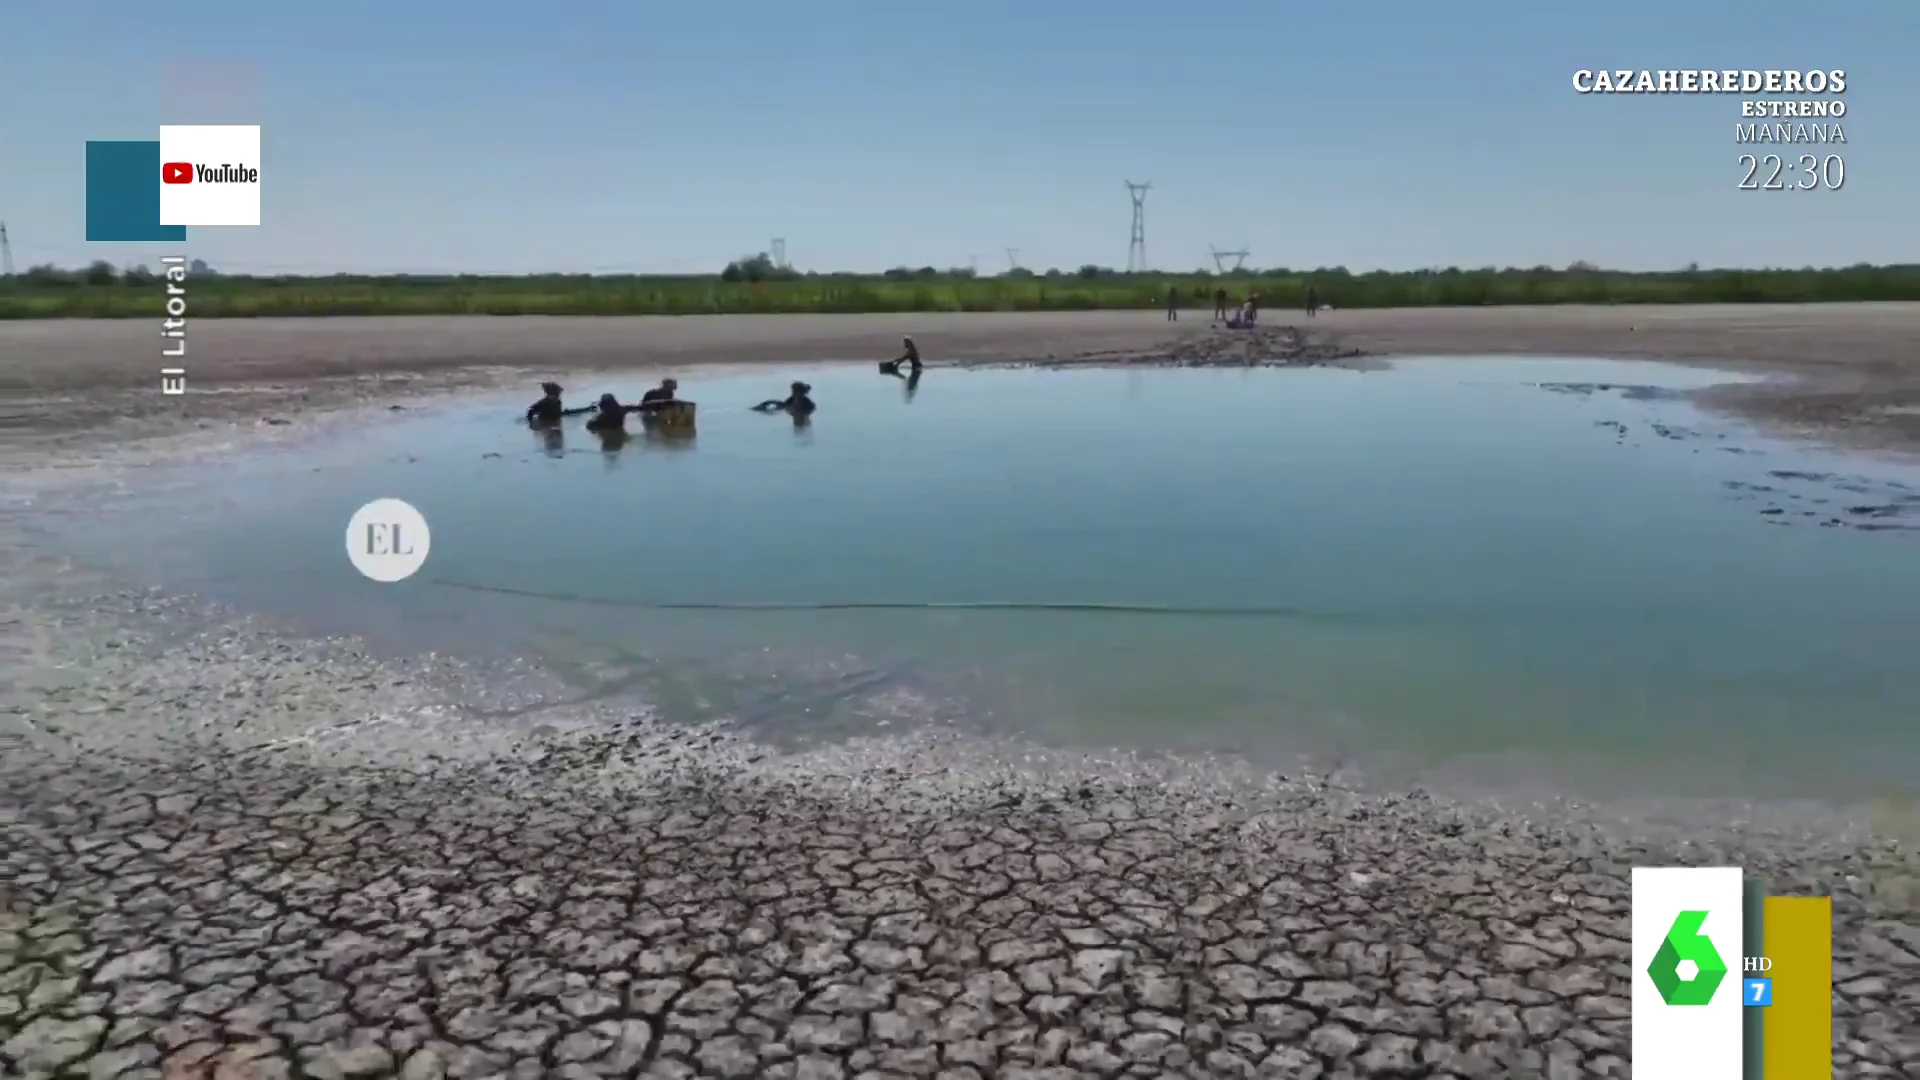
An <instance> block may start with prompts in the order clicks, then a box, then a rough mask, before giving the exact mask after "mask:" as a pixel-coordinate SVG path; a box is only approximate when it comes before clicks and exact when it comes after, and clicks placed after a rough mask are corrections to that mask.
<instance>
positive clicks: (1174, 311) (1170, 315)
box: [1167, 289, 1180, 322]
mask: <svg viewBox="0 0 1920 1080" xmlns="http://www.w3.org/2000/svg"><path fill="white" fill-rule="evenodd" d="M1167 321H1168V322H1179V321H1180V293H1179V292H1178V291H1177V290H1173V289H1169V290H1167Z"/></svg>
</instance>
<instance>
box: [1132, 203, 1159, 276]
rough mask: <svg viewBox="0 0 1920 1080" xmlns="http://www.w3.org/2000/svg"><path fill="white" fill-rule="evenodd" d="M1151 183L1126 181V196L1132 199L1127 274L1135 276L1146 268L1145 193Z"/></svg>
mask: <svg viewBox="0 0 1920 1080" xmlns="http://www.w3.org/2000/svg"><path fill="white" fill-rule="evenodd" d="M1152 188H1153V182H1152V181H1151V180H1149V181H1148V182H1146V183H1144V184H1136V183H1134V182H1133V181H1131V180H1129V181H1127V194H1128V195H1130V196H1132V197H1133V236H1132V238H1131V240H1130V242H1129V243H1128V244H1127V273H1129V274H1136V273H1139V272H1140V271H1142V270H1145V269H1146V268H1147V192H1148V191H1150V190H1152Z"/></svg>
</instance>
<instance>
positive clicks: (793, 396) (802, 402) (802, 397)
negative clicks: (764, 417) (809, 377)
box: [753, 382, 817, 419]
mask: <svg viewBox="0 0 1920 1080" xmlns="http://www.w3.org/2000/svg"><path fill="white" fill-rule="evenodd" d="M790 391H791V392H790V393H788V394H787V396H786V397H785V398H769V399H767V400H766V401H763V402H761V403H760V404H758V405H755V406H754V407H753V409H754V411H755V412H786V413H791V414H792V415H793V416H794V417H795V418H796V419H797V418H799V417H803V416H812V415H813V410H814V409H815V408H816V407H817V406H815V405H814V403H813V398H812V397H811V395H812V393H813V387H811V386H808V385H807V384H806V383H803V382H796V383H794V384H793V386H792V387H791V388H790Z"/></svg>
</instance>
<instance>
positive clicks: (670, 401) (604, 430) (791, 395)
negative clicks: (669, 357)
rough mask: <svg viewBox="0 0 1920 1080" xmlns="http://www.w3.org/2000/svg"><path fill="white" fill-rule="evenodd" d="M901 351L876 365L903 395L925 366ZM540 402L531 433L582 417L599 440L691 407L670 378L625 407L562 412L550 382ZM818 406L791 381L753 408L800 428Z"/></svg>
mask: <svg viewBox="0 0 1920 1080" xmlns="http://www.w3.org/2000/svg"><path fill="white" fill-rule="evenodd" d="M902 341H903V344H904V345H905V347H906V351H905V352H903V353H901V354H900V356H899V357H898V358H896V359H893V360H888V361H885V362H883V363H881V365H880V372H881V374H883V375H892V376H895V377H897V378H902V379H905V380H907V386H908V391H909V393H911V391H912V390H913V388H914V387H915V386H917V385H918V384H919V382H920V373H921V371H922V370H923V369H924V368H925V367H926V364H925V363H924V362H923V361H922V360H921V359H920V347H919V346H918V345H915V344H914V343H913V338H911V337H907V338H903V339H902ZM540 391H541V397H540V400H538V401H536V402H534V403H533V404H531V405H529V406H527V424H528V425H529V426H531V427H535V428H552V427H555V426H557V425H558V424H559V423H560V421H562V420H564V419H566V418H567V417H570V416H587V415H589V414H591V419H589V420H588V421H587V430H588V431H592V432H597V433H600V434H602V435H610V434H618V433H622V432H625V431H626V428H627V417H628V416H631V415H633V414H635V413H638V414H639V415H640V417H641V419H642V421H643V422H645V421H647V420H648V419H649V418H655V417H658V418H662V419H664V418H665V417H666V415H667V414H669V413H672V412H675V411H677V410H680V409H684V408H691V405H692V403H691V402H685V401H682V400H681V399H680V397H679V391H680V384H679V382H677V381H676V380H674V379H662V380H661V381H660V385H659V386H656V387H654V388H653V389H651V390H648V391H647V392H646V393H644V394H641V395H640V401H639V403H638V404H634V405H628V404H626V403H624V402H622V401H621V400H620V399H619V398H618V397H615V396H614V395H612V394H601V395H600V400H599V401H598V402H596V403H594V404H592V405H583V406H581V407H579V408H572V409H570V408H568V407H567V405H566V402H565V400H564V399H563V397H562V395H563V394H564V393H565V389H564V388H563V387H562V386H561V385H560V384H559V383H555V382H545V383H541V384H540ZM818 407H819V406H817V405H815V404H814V400H813V387H811V386H809V385H807V384H806V383H804V382H798V381H796V382H794V383H792V384H791V385H789V386H788V387H787V396H786V397H783V398H768V399H767V400H765V401H763V402H761V403H760V404H758V405H755V406H753V411H754V412H761V413H776V412H777V413H785V414H786V415H788V416H791V417H792V418H793V421H794V423H795V424H796V425H804V424H806V423H807V422H808V420H810V419H811V418H812V416H813V413H814V410H815V409H817V408H818Z"/></svg>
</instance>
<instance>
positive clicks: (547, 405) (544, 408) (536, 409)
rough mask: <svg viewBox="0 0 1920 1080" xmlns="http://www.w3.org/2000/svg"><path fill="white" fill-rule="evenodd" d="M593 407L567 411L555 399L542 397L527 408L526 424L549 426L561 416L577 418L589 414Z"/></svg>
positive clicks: (567, 409)
mask: <svg viewBox="0 0 1920 1080" xmlns="http://www.w3.org/2000/svg"><path fill="white" fill-rule="evenodd" d="M592 411H593V406H591V405H589V406H587V407H586V408H584V409H569V408H567V407H566V406H565V405H563V404H561V402H560V399H559V398H557V397H544V398H541V399H540V400H539V401H536V402H534V403H533V404H531V405H529V406H527V422H528V423H530V424H551V423H553V422H554V421H556V420H559V419H560V418H561V417H563V416H579V415H581V414H582V413H590V412H592Z"/></svg>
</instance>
